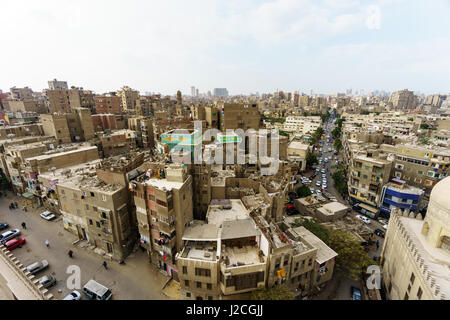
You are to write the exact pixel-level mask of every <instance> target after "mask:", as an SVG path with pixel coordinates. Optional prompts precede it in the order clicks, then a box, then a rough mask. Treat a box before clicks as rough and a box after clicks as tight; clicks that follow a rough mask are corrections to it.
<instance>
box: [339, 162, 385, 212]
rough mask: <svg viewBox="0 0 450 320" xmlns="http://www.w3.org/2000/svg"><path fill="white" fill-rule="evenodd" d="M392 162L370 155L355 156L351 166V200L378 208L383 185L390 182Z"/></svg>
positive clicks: (349, 183) (349, 191)
mask: <svg viewBox="0 0 450 320" xmlns="http://www.w3.org/2000/svg"><path fill="white" fill-rule="evenodd" d="M391 168H392V161H390V160H387V159H382V158H379V157H376V156H375V155H374V156H373V157H370V156H369V155H357V156H354V157H353V159H352V160H351V162H350V166H349V182H348V193H349V196H350V197H351V198H353V199H354V200H356V201H358V202H363V203H365V204H368V205H369V206H371V207H374V208H377V207H378V206H379V205H380V201H381V192H382V189H383V185H384V184H385V183H387V182H389V176H390V173H391Z"/></svg>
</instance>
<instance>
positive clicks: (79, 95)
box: [69, 87, 95, 113]
mask: <svg viewBox="0 0 450 320" xmlns="http://www.w3.org/2000/svg"><path fill="white" fill-rule="evenodd" d="M69 104H70V107H71V108H72V109H74V108H86V109H89V110H90V111H91V113H95V100H94V93H93V92H92V91H91V90H83V88H76V87H71V88H70V90H69Z"/></svg>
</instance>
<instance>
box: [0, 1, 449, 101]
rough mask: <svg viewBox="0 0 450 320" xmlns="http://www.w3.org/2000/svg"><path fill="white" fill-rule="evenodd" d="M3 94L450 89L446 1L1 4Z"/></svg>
mask: <svg viewBox="0 0 450 320" xmlns="http://www.w3.org/2000/svg"><path fill="white" fill-rule="evenodd" d="M0 9H1V12H2V15H1V27H0V35H1V39H2V42H1V48H0V63H1V68H0V89H3V91H7V90H9V88H10V87H11V86H17V87H23V86H30V87H32V88H33V90H35V91H40V90H42V89H43V88H46V87H47V81H48V80H51V79H53V78H57V79H58V80H66V81H68V83H69V85H75V86H82V87H84V88H86V89H91V90H94V91H96V92H97V93H102V92H105V91H112V90H117V89H119V88H120V87H121V86H123V85H128V86H130V87H132V88H135V89H139V90H141V91H142V92H144V91H154V92H161V93H164V94H174V93H175V92H176V90H178V89H180V90H181V91H182V92H183V94H190V86H192V85H193V86H196V87H197V88H199V91H200V92H206V91H207V90H211V89H212V88H214V87H226V88H228V90H229V92H230V93H231V94H238V93H250V92H256V91H258V92H260V93H261V92H274V91H276V90H277V89H282V90H285V91H295V90H299V91H303V92H309V91H310V90H311V89H313V90H314V92H322V93H334V92H337V91H339V92H343V91H345V90H346V89H348V88H353V90H355V89H365V90H366V92H367V91H368V90H375V89H384V90H388V91H395V90H400V89H405V88H408V89H410V90H416V91H417V90H419V91H421V92H425V93H449V92H450V1H448V0H432V1H425V0H366V1H363V0H272V1H260V0H223V1H214V0H204V1H203V0H198V1H197V0H189V1H186V0H181V1H175V0H167V1H149V0H145V1H144V0H141V1H134V0H127V1H125V0H121V1H115V0H108V1H103V0H89V1H85V0H76V1H72V0H71V1H66V0H39V1H37V0H30V1H22V0H1V4H0Z"/></svg>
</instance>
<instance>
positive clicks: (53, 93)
mask: <svg viewBox="0 0 450 320" xmlns="http://www.w3.org/2000/svg"><path fill="white" fill-rule="evenodd" d="M45 93H46V95H47V99H48V106H49V111H50V113H55V112H61V113H66V112H70V100H69V90H46V91H45Z"/></svg>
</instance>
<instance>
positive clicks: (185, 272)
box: [183, 266, 187, 274]
mask: <svg viewBox="0 0 450 320" xmlns="http://www.w3.org/2000/svg"><path fill="white" fill-rule="evenodd" d="M183 274H187V267H186V266H183Z"/></svg>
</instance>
